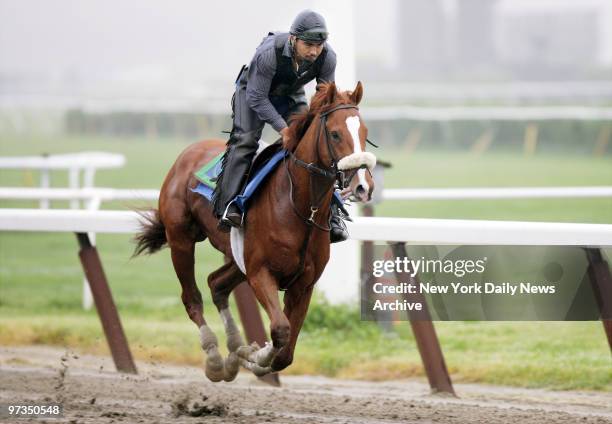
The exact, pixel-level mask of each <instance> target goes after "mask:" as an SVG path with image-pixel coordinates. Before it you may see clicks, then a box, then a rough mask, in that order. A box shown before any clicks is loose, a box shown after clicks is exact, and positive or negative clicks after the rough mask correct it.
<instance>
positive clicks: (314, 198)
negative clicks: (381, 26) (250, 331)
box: [279, 104, 367, 291]
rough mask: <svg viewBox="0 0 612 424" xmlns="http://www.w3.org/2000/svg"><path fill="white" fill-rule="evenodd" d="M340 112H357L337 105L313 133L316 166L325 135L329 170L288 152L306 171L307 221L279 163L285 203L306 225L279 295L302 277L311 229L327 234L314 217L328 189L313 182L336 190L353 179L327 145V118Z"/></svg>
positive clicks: (328, 111) (351, 106)
mask: <svg viewBox="0 0 612 424" xmlns="http://www.w3.org/2000/svg"><path fill="white" fill-rule="evenodd" d="M342 109H356V110H359V108H358V107H357V105H354V104H341V105H338V106H335V107H333V108H331V109H329V110H326V111H325V112H321V113H320V114H319V130H318V132H317V139H316V140H315V143H314V148H315V151H316V155H317V161H316V163H322V160H321V156H320V154H319V141H320V139H321V133H323V132H324V133H325V144H326V145H327V151H328V152H329V156H330V157H331V164H330V166H329V167H320V166H317V165H315V163H312V162H310V163H309V162H304V161H303V160H301V159H299V158H298V157H297V156H295V153H293V152H289V154H288V156H289V157H290V158H291V160H293V162H294V163H295V164H296V165H298V166H300V167H302V168H304V169H306V171H308V174H309V183H310V216H308V217H306V216H304V215H303V214H302V213H301V212H300V211H299V210H298V208H297V207H296V206H295V202H294V200H293V178H292V177H291V171H290V170H289V162H288V161H287V156H285V158H284V159H283V161H284V162H285V169H286V171H287V178H289V203H291V207H292V208H293V211H294V212H295V214H296V215H297V216H299V217H300V218H301V219H302V221H304V222H305V223H306V226H307V230H306V236H305V237H304V241H303V242H302V246H301V248H300V262H299V265H298V271H297V272H296V273H295V274H294V275H293V277H292V278H291V280H289V282H288V283H287V284H286V285H285V286H284V287H280V286H279V290H282V291H284V290H288V289H289V287H291V286H292V285H293V283H295V282H296V281H297V280H298V278H299V277H300V276H301V275H302V274H303V273H304V267H305V260H306V251H307V250H308V243H309V242H310V236H311V235H312V230H313V228H318V229H319V230H321V231H326V232H329V231H330V229H331V228H330V227H329V226H323V225H320V224H317V223H316V222H315V215H316V214H317V212H318V211H319V208H320V206H321V203H322V202H323V201H324V200H325V196H326V195H328V193H329V188H327V187H329V185H328V184H323V185H318V184H316V183H315V181H316V179H317V178H322V179H324V180H325V181H327V182H332V181H334V182H335V183H337V184H338V186H339V187H341V188H345V187H346V186H348V184H349V183H350V181H351V178H353V176H354V175H355V174H354V173H352V174H351V176H350V178H349V179H348V180H347V179H346V176H345V173H344V172H343V171H341V170H339V169H338V156H337V155H336V154H335V151H334V149H333V147H332V146H331V144H330V142H329V138H330V137H329V131H328V129H327V118H328V116H329V115H331V114H332V113H334V112H336V111H337V110H342ZM364 167H365V165H364ZM366 168H367V167H366ZM358 169H359V168H357V169H355V170H354V172H357V170H358ZM315 187H323V190H322V191H320V192H319V193H317V192H316V191H315ZM313 284H314V283H313Z"/></svg>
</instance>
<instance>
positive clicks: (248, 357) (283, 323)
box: [238, 267, 291, 375]
mask: <svg viewBox="0 0 612 424" xmlns="http://www.w3.org/2000/svg"><path fill="white" fill-rule="evenodd" d="M249 282H250V284H251V287H252V288H253V292H254V293H255V297H257V300H258V301H259V303H260V304H261V305H262V306H263V307H264V309H265V311H266V313H267V314H268V317H269V318H270V335H271V339H272V343H267V344H266V346H264V347H262V348H259V346H257V345H252V346H245V347H242V348H240V349H238V356H240V358H241V359H242V361H241V363H242V365H243V366H244V367H245V368H247V369H250V370H251V371H253V373H255V374H256V375H264V374H267V373H269V372H271V371H272V369H271V368H270V364H271V363H272V360H273V359H274V357H275V356H276V354H277V353H278V352H279V351H280V350H281V349H282V348H283V346H285V345H286V344H287V343H288V342H289V339H290V334H291V327H290V325H289V320H287V317H286V316H285V314H284V313H283V311H282V310H281V306H280V301H279V299H278V282H277V281H276V279H275V278H274V277H273V276H272V275H271V274H270V272H269V271H268V269H267V268H265V267H262V268H260V269H259V271H258V272H257V273H255V275H253V276H251V277H250V279H249Z"/></svg>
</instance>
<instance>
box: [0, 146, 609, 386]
mask: <svg viewBox="0 0 612 424" xmlns="http://www.w3.org/2000/svg"><path fill="white" fill-rule="evenodd" d="M185 146H186V143H185V142H184V141H180V140H168V141H156V142H152V141H145V140H138V139H133V140H132V139H130V140H128V139H121V140H107V139H96V138H86V139H83V140H76V139H63V138H57V139H44V138H31V139H15V138H6V137H4V138H2V137H0V155H28V154H36V153H41V152H48V153H59V152H70V151H77V150H104V151H113V152H121V153H123V154H125V155H126V157H127V160H128V162H127V166H126V167H124V168H122V169H118V170H115V171H100V172H99V173H98V175H97V177H96V184H97V185H99V186H108V187H125V188H135V187H138V188H159V186H160V184H161V182H162V180H163V178H164V176H165V173H166V171H167V169H168V168H169V167H170V165H171V164H172V162H173V160H174V158H175V157H176V156H177V154H178V153H179V152H180V151H181V150H182V149H183V148H184V147H185ZM377 153H378V155H379V156H380V157H381V158H383V159H387V160H392V161H393V163H394V167H393V168H392V169H391V170H389V171H388V172H387V175H386V184H387V186H388V187H464V186H465V187H473V186H493V187H494V186H523V185H524V186H560V185H570V186H580V185H612V160H611V159H610V158H594V157H590V156H570V155H568V156H563V155H556V156H550V155H535V156H533V157H530V158H525V157H523V156H520V155H510V154H508V153H496V152H491V153H487V154H485V155H483V156H480V157H474V156H471V155H469V154H462V153H445V152H417V153H415V154H412V155H410V156H408V155H405V154H404V153H403V152H402V151H400V150H387V151H381V152H377ZM53 182H54V184H53V185H55V186H63V185H65V184H66V177H65V175H62V173H54V174H53ZM36 184H37V175H36V174H35V173H28V172H17V171H0V185H2V186H35V185H36ZM137 203H138V202H137ZM0 206H1V207H16V206H36V205H35V203H33V202H7V201H3V202H2V203H1V205H0ZM58 206H65V204H62V203H58ZM105 207H106V208H119V207H125V205H122V204H119V203H109V204H106V205H105ZM377 213H378V214H379V215H385V216H409V217H439V218H468V219H516V220H534V221H537V220H546V221H568V222H571V221H574V222H597V223H612V200H611V199H563V200H538V199H533V200H511V201H444V202H434V201H427V202H425V201H419V202H416V201H415V202H407V201H406V202H393V203H387V204H384V205H379V206H377ZM129 239H130V237H129V236H127V235H108V234H98V236H97V245H98V249H99V252H100V255H101V258H102V261H103V264H104V267H105V271H106V274H107V277H108V280H109V283H110V284H111V287H112V290H113V295H114V297H115V300H116V303H117V305H118V308H119V310H120V313H121V316H122V319H123V324H124V327H125V329H126V333H127V336H128V338H129V340H130V343H131V346H132V348H133V350H134V353H135V355H136V357H137V358H140V359H144V360H154V361H159V360H166V361H173V362H178V363H188V364H200V363H201V362H202V354H201V351H200V349H199V347H198V337H197V331H196V328H195V326H194V325H193V324H192V323H191V321H189V319H188V318H187V316H186V314H185V312H184V310H183V306H182V304H181V301H180V285H179V283H178V281H177V280H176V277H175V275H174V272H173V270H172V266H171V261H170V258H169V252H168V251H167V250H164V251H162V252H160V253H159V254H157V255H154V256H152V257H143V258H136V259H129V258H130V255H131V252H132V249H133V245H132V244H131V243H130V240H129ZM220 263H221V258H220V256H219V254H217V253H216V252H215V251H214V250H213V249H212V248H211V247H210V246H209V245H208V243H207V242H206V243H202V244H201V245H199V246H198V249H197V275H198V280H199V283H200V287H201V288H202V290H203V293H204V297H205V311H206V317H207V320H209V321H210V323H211V325H212V326H213V328H215V329H216V330H219V331H220V330H221V324H220V320H219V318H218V316H217V314H216V312H214V307H213V306H212V304H211V302H210V297H209V296H208V290H207V288H206V280H205V277H206V275H207V274H208V273H209V272H211V271H212V270H213V269H215V268H216V267H218V266H219V265H220ZM81 289H82V271H81V267H80V263H79V260H78V257H77V241H76V238H75V237H74V235H72V234H52V233H48V234H35V233H0V343H2V344H32V343H34V344H52V345H60V346H64V345H69V346H71V347H73V348H77V349H80V350H82V351H86V352H93V353H105V354H107V353H108V350H107V347H106V342H105V340H104V337H103V334H102V331H101V328H100V325H99V320H98V318H97V316H96V314H95V312H94V311H83V310H82V309H81V307H80V302H81ZM436 329H437V331H438V334H439V337H440V341H441V344H442V347H443V350H444V353H445V355H446V361H447V365H448V367H449V369H450V371H451V372H452V374H453V379H454V380H455V381H469V382H484V383H494V384H508V385H514V386H529V387H549V388H555V389H590V390H604V391H612V361H611V357H610V351H609V349H608V347H607V343H606V339H605V336H604V332H603V329H602V326H601V323H599V322H522V323H518V322H497V323H494V322H491V323H486V322H474V323H464V322H440V323H436ZM300 337H301V338H300V342H299V343H298V348H297V352H296V358H295V363H294V364H293V365H292V366H291V367H290V368H289V369H288V370H287V372H288V373H318V374H325V375H329V376H337V377H347V378H363V379H386V378H401V377H410V376H422V375H423V372H422V367H421V364H420V359H419V356H418V352H417V351H416V347H415V344H414V340H413V337H412V335H411V332H410V328H409V325H408V323H397V325H395V326H394V329H393V331H392V332H390V333H385V332H383V331H381V330H380V329H379V328H378V327H377V326H376V325H375V324H373V323H369V322H362V321H360V320H359V314H358V311H356V310H354V309H351V308H350V307H332V306H329V305H327V304H325V303H324V302H323V301H322V300H321V299H319V298H317V299H316V300H315V302H314V304H313V306H312V307H311V310H310V313H309V317H308V319H307V322H306V324H305V329H304V331H303V333H302V335H301V336H300Z"/></svg>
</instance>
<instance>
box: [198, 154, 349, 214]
mask: <svg viewBox="0 0 612 424" xmlns="http://www.w3.org/2000/svg"><path fill="white" fill-rule="evenodd" d="M287 154H288V152H287V150H285V149H281V150H279V151H278V152H276V153H275V154H274V155H272V156H271V157H270V159H268V160H267V161H266V162H265V164H264V165H262V166H260V167H259V169H257V171H256V172H255V174H254V175H252V176H251V177H250V178H249V182H248V183H247V186H246V188H245V189H244V193H243V194H242V195H239V196H236V198H235V199H234V200H233V201H234V202H236V204H237V205H238V207H239V208H240V210H241V211H242V213H245V212H246V210H247V208H248V203H249V199H250V198H251V197H252V196H253V194H255V193H256V192H257V189H258V188H259V186H261V183H262V182H263V181H264V180H265V179H266V177H267V176H268V175H269V174H270V173H271V172H272V171H273V170H274V169H275V168H276V167H277V166H278V164H279V163H280V161H282V160H283V158H284V157H285V156H287ZM222 157H223V153H221V154H219V155H218V156H216V157H215V158H214V159H212V160H211V161H210V162H208V163H207V164H206V165H204V166H203V167H202V168H201V169H200V170H199V171H198V172H196V173H195V174H194V175H195V176H196V178H197V179H198V181H199V182H198V185H197V186H196V187H195V188H192V189H191V191H193V192H195V193H198V194H200V195H202V196H204V197H205V198H206V199H208V200H209V201H211V200H212V196H213V192H214V190H215V187H216V179H217V177H218V176H219V174H220V173H221V168H222V166H221V163H222V161H221V159H222ZM332 202H334V203H337V204H338V205H340V206H342V204H343V201H342V197H340V194H339V193H338V192H337V191H334V196H333V197H332Z"/></svg>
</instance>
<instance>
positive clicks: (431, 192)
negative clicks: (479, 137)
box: [382, 186, 612, 200]
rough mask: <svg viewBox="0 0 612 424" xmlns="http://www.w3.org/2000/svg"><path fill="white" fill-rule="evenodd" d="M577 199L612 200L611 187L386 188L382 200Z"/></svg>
mask: <svg viewBox="0 0 612 424" xmlns="http://www.w3.org/2000/svg"><path fill="white" fill-rule="evenodd" d="M579 197H612V187H611V186H594V187H481V188H386V189H384V190H383V192H382V199H383V200H427V199H431V200H463V199H531V198H542V199H543V198H579Z"/></svg>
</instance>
